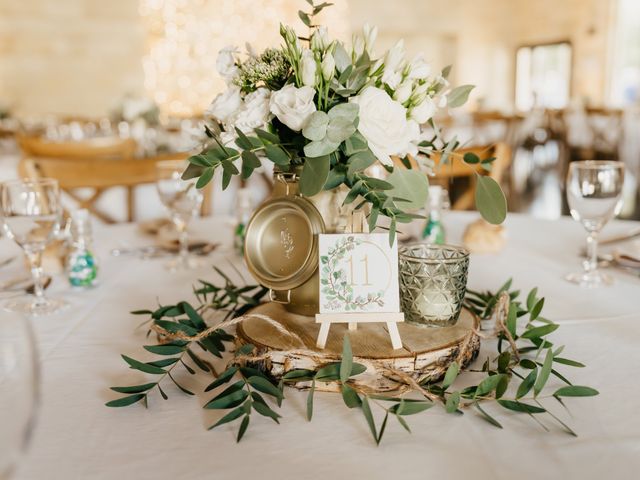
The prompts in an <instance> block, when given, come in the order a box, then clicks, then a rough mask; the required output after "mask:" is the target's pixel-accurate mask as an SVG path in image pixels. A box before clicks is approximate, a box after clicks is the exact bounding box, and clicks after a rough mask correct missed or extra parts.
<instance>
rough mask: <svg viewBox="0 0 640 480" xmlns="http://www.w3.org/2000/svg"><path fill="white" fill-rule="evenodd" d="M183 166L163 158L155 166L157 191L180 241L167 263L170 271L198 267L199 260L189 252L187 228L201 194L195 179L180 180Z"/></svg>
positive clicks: (197, 206)
mask: <svg viewBox="0 0 640 480" xmlns="http://www.w3.org/2000/svg"><path fill="white" fill-rule="evenodd" d="M185 168H186V164H185V162H184V161H182V160H166V161H163V162H158V165H157V166H156V187H157V189H158V194H159V195H160V200H161V201H162V203H163V205H164V206H165V207H167V209H168V210H169V215H170V217H171V221H172V222H173V224H174V225H175V228H176V231H177V232H178V240H179V244H180V247H179V250H178V255H177V257H175V258H173V259H171V260H170V261H169V263H168V264H167V268H168V269H169V270H170V271H176V270H184V269H190V268H196V267H198V266H199V262H198V261H197V260H196V259H195V258H194V257H193V256H191V255H189V240H188V233H187V227H188V225H189V221H190V220H191V218H192V217H194V216H197V215H198V212H199V210H200V206H201V205H202V198H203V196H202V192H200V190H198V189H197V188H196V179H193V180H183V179H182V173H183V172H184V170H185Z"/></svg>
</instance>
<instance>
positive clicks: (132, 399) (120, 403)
mask: <svg viewBox="0 0 640 480" xmlns="http://www.w3.org/2000/svg"><path fill="white" fill-rule="evenodd" d="M145 396H146V394H144V393H138V394H136V395H129V396H127V397H122V398H118V399H117V400H111V401H110V402H107V403H105V405H106V406H107V407H127V406H129V405H132V404H134V403H136V402H139V401H140V400H142V399H143V398H144V397H145Z"/></svg>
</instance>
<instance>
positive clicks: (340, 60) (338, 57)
mask: <svg viewBox="0 0 640 480" xmlns="http://www.w3.org/2000/svg"><path fill="white" fill-rule="evenodd" d="M333 59H334V60H335V62H336V68H337V69H338V71H339V72H344V71H345V70H346V69H347V67H349V66H350V65H351V55H349V54H348V53H347V49H346V48H345V46H344V44H343V43H342V42H336V43H335V47H334V49H333Z"/></svg>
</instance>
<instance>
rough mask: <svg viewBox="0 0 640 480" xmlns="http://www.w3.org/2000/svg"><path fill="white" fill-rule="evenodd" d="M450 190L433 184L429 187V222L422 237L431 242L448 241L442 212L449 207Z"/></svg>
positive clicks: (439, 243)
mask: <svg viewBox="0 0 640 480" xmlns="http://www.w3.org/2000/svg"><path fill="white" fill-rule="evenodd" d="M448 197H449V192H447V191H446V190H445V189H444V188H442V187H440V186H438V185H433V186H431V187H429V200H428V201H427V214H428V218H427V223H426V225H425V226H424V230H423V231H422V239H423V240H424V241H425V242H427V243H431V244H436V245H443V244H444V243H445V242H446V234H445V228H444V224H443V223H442V212H443V210H445V209H446V208H448V207H449V198H448Z"/></svg>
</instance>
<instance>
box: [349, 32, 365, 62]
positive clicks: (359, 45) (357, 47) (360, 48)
mask: <svg viewBox="0 0 640 480" xmlns="http://www.w3.org/2000/svg"><path fill="white" fill-rule="evenodd" d="M352 43H353V53H354V54H355V56H356V57H359V56H360V55H362V52H364V39H363V38H362V37H361V36H360V35H354V36H353V40H352Z"/></svg>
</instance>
